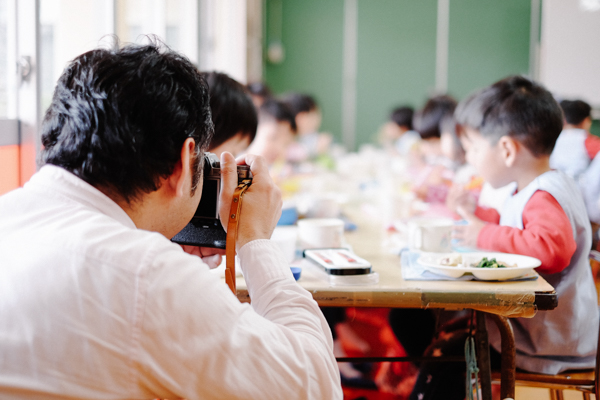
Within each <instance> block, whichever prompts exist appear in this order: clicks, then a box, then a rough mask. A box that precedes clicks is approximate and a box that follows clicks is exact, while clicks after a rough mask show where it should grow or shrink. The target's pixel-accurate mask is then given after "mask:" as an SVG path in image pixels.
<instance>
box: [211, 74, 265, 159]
mask: <svg viewBox="0 0 600 400" xmlns="http://www.w3.org/2000/svg"><path fill="white" fill-rule="evenodd" d="M202 75H203V76H204V78H205V79H206V82H207V83H208V89H209V92H210V111H211V113H212V121H213V124H214V125H215V134H214V136H213V138H212V141H211V142H210V146H209V148H210V149H212V148H215V147H217V146H220V145H221V144H223V142H225V141H226V140H228V139H231V138H232V137H234V136H235V135H237V134H238V133H241V134H242V136H244V137H247V138H249V139H250V142H252V141H253V140H254V136H256V126H257V124H258V116H257V115H256V108H255V107H254V103H252V98H251V97H250V93H249V92H248V89H246V87H245V86H244V85H242V84H241V83H239V82H238V81H236V80H234V79H232V78H231V77H229V76H228V75H227V74H223V73H220V72H205V73H203V74H202Z"/></svg>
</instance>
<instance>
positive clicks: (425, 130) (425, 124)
mask: <svg viewBox="0 0 600 400" xmlns="http://www.w3.org/2000/svg"><path fill="white" fill-rule="evenodd" d="M455 108H456V100H455V99H454V98H453V97H450V96H446V95H443V96H435V97H432V98H430V99H429V100H427V103H425V106H424V107H423V108H422V109H420V110H419V111H417V112H416V113H415V115H414V118H413V127H414V129H415V130H416V131H417V132H419V135H421V139H432V138H439V137H440V135H441V130H440V122H441V121H442V119H444V117H445V116H447V115H451V114H452V113H454V109H455Z"/></svg>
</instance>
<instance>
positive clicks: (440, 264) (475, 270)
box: [417, 252, 542, 281]
mask: <svg viewBox="0 0 600 400" xmlns="http://www.w3.org/2000/svg"><path fill="white" fill-rule="evenodd" d="M417 261H418V263H419V264H421V265H422V266H423V267H425V268H427V269H428V270H430V271H431V272H433V273H436V274H438V275H444V276H449V277H451V278H458V277H460V276H463V275H464V274H473V276H475V278H477V279H481V280H486V281H496V280H498V281H502V280H507V279H514V278H518V277H521V276H523V275H527V274H530V273H532V272H533V269H534V268H536V267H539V266H540V265H541V264H542V262H541V261H540V260H538V259H537V258H533V257H528V256H522V255H519V254H508V253H495V252H474V253H423V254H422V255H421V256H420V257H419V259H418V260H417Z"/></svg>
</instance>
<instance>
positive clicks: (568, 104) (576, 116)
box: [560, 100, 592, 125]
mask: <svg viewBox="0 0 600 400" xmlns="http://www.w3.org/2000/svg"><path fill="white" fill-rule="evenodd" d="M560 108H562V111H563V115H564V116H565V121H567V123H568V124H571V125H579V124H580V123H582V122H583V120H585V119H586V118H588V117H590V116H591V115H592V107H590V105H589V104H588V103H586V102H585V101H581V100H563V101H561V102H560Z"/></svg>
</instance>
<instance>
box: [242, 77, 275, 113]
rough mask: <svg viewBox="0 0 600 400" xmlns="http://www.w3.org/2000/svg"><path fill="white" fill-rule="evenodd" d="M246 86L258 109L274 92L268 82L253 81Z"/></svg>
mask: <svg viewBox="0 0 600 400" xmlns="http://www.w3.org/2000/svg"><path fill="white" fill-rule="evenodd" d="M246 88H247V89H248V92H250V97H251V98H252V102H253V103H254V106H255V107H256V109H257V110H258V109H259V108H260V106H262V105H263V103H264V102H265V101H266V100H268V99H270V98H272V97H273V93H272V92H271V89H270V88H269V86H267V84H266V83H263V82H252V83H249V84H248V85H247V86H246Z"/></svg>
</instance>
